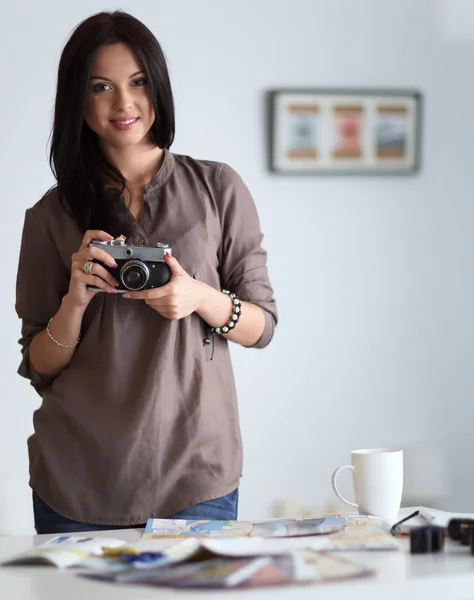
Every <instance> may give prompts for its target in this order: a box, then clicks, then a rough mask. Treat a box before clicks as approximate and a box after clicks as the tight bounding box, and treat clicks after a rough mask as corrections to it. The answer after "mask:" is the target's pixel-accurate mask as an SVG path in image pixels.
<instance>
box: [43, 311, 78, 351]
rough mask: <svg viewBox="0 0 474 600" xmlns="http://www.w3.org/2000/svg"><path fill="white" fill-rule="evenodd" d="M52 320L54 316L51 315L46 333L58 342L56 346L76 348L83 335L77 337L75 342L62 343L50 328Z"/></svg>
mask: <svg viewBox="0 0 474 600" xmlns="http://www.w3.org/2000/svg"><path fill="white" fill-rule="evenodd" d="M52 320H53V317H51V319H50V320H49V321H48V324H47V325H46V333H47V334H48V336H49V339H50V340H52V341H53V342H54V343H55V344H56V346H61V348H75V347H76V346H77V344H78V343H79V340H80V339H81V336H79V337H78V338H77V340H76V341H75V342H74V344H62V343H61V342H58V340H57V339H56V338H54V337H53V335H52V333H51V330H50V328H49V326H50V325H51V321H52Z"/></svg>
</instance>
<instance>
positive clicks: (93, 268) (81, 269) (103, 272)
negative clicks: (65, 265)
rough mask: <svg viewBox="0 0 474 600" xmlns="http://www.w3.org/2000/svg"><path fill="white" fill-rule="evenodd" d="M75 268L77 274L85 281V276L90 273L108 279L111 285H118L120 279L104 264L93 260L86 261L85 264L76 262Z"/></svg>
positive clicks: (114, 286)
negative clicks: (105, 267)
mask: <svg viewBox="0 0 474 600" xmlns="http://www.w3.org/2000/svg"><path fill="white" fill-rule="evenodd" d="M86 265H88V267H87V271H86V270H85V269H86ZM74 270H75V273H76V276H77V277H78V278H79V279H81V280H82V281H85V278H86V277H88V276H89V275H94V276H97V277H100V278H101V279H103V280H104V281H106V282H107V283H108V284H109V285H110V286H111V287H113V288H116V287H118V281H117V280H116V279H115V278H114V277H113V276H112V275H111V274H110V273H109V272H108V271H107V269H104V267H103V266H102V265H99V263H95V262H91V261H86V263H84V265H81V264H80V263H76V265H75V269H74Z"/></svg>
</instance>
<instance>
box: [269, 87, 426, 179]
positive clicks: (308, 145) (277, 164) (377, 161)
mask: <svg viewBox="0 0 474 600" xmlns="http://www.w3.org/2000/svg"><path fill="white" fill-rule="evenodd" d="M421 105H422V96H421V94H420V92H417V91H413V90H376V89H373V90H372V89H365V90H356V89H304V90H297V89H282V90H272V91H270V92H268V129H269V132H268V133H269V140H268V162H269V169H270V171H272V172H273V173H280V174H314V175H319V174H321V175H322V174H324V175H327V174H334V175H352V174H371V175H382V174H383V175H410V174H413V173H416V172H417V171H418V170H419V168H420V155H421V111H422V106H421Z"/></svg>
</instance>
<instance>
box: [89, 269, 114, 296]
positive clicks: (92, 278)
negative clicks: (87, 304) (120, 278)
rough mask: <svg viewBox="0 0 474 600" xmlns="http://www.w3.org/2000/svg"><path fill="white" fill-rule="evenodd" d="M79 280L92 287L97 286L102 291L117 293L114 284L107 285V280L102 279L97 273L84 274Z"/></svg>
mask: <svg viewBox="0 0 474 600" xmlns="http://www.w3.org/2000/svg"><path fill="white" fill-rule="evenodd" d="M81 281H82V282H84V283H85V284H86V285H93V286H94V287H98V288H100V289H101V290H104V292H108V293H109V294H116V293H117V291H116V289H115V287H114V286H112V285H109V283H108V282H107V281H105V280H104V279H102V277H99V276H98V275H86V274H84V277H81Z"/></svg>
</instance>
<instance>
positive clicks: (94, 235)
mask: <svg viewBox="0 0 474 600" xmlns="http://www.w3.org/2000/svg"><path fill="white" fill-rule="evenodd" d="M113 239H114V238H113V236H112V235H110V233H106V232H105V231H101V230H100V229H89V230H88V231H86V233H85V234H84V237H83V238H82V244H81V247H80V248H79V251H81V250H84V248H87V246H88V245H89V244H90V243H91V242H92V240H103V241H104V242H109V241H112V240H113Z"/></svg>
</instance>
